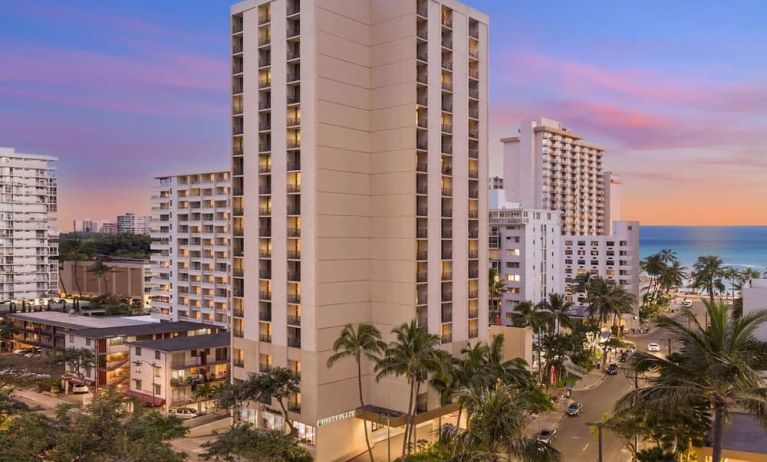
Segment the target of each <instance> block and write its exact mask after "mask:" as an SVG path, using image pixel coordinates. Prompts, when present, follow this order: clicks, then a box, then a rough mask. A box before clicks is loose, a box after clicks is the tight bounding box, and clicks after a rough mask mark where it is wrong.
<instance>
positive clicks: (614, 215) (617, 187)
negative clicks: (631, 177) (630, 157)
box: [604, 172, 623, 234]
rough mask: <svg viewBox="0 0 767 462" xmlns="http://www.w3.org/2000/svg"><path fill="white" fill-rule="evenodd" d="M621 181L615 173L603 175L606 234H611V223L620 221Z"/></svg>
mask: <svg viewBox="0 0 767 462" xmlns="http://www.w3.org/2000/svg"><path fill="white" fill-rule="evenodd" d="M622 188H623V181H622V180H621V178H620V175H618V174H617V173H615V172H605V173H604V191H605V197H604V199H605V223H606V226H607V227H608V230H607V234H612V233H613V223H615V222H616V221H620V220H621V193H622Z"/></svg>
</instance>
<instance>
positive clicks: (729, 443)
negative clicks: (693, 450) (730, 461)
mask: <svg viewBox="0 0 767 462" xmlns="http://www.w3.org/2000/svg"><path fill="white" fill-rule="evenodd" d="M708 445H709V444H707V446H708ZM722 447H723V448H724V449H725V450H727V449H729V450H731V451H742V452H750V453H756V454H767V430H766V429H765V428H764V427H763V426H762V425H760V424H759V421H758V420H757V419H756V418H754V417H751V416H750V415H748V414H743V413H740V412H733V413H732V414H731V415H730V423H729V424H728V425H725V427H724V435H722ZM725 455H726V454H725Z"/></svg>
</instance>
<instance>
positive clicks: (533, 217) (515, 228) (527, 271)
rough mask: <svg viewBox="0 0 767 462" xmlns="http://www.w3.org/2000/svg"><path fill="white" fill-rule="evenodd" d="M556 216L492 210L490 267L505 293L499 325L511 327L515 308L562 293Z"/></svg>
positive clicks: (521, 210)
mask: <svg viewBox="0 0 767 462" xmlns="http://www.w3.org/2000/svg"><path fill="white" fill-rule="evenodd" d="M559 220H560V219H559V214H558V213H556V212H553V211H547V210H525V209H511V210H491V211H490V264H491V267H493V268H495V269H496V272H497V274H498V275H499V276H500V278H501V280H502V281H503V282H504V283H505V284H506V287H507V288H508V291H507V292H506V293H505V294H504V295H503V298H502V300H501V322H502V324H504V325H511V324H512V320H511V315H512V312H513V311H514V307H515V306H516V305H517V304H518V303H519V302H522V301H531V302H533V303H538V302H541V301H543V300H545V299H546V298H547V297H548V296H549V294H552V293H562V292H563V291H564V285H563V284H562V268H561V266H560V253H561V251H560V246H561V231H560V224H559Z"/></svg>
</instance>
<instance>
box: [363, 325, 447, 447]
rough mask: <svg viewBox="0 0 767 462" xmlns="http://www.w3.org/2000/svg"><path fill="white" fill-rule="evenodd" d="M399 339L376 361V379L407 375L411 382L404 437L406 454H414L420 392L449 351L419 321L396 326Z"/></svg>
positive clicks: (391, 343)
mask: <svg viewBox="0 0 767 462" xmlns="http://www.w3.org/2000/svg"><path fill="white" fill-rule="evenodd" d="M392 334H394V337H395V339H394V340H393V341H391V342H390V343H389V345H388V347H387V348H386V350H385V351H384V356H383V357H382V358H381V360H380V361H379V362H378V364H377V365H376V368H375V371H376V379H377V380H380V379H381V378H383V377H386V376H389V375H394V376H397V377H399V376H405V378H406V379H407V383H408V385H409V386H410V398H409V400H408V407H407V423H406V424H405V436H404V438H403V440H402V456H403V457H404V456H405V454H406V453H407V454H410V452H411V448H412V443H413V441H411V440H412V438H413V429H414V428H415V412H416V404H417V398H418V394H419V392H420V390H421V384H423V383H424V382H425V381H426V380H427V379H428V378H429V375H430V374H434V373H436V372H438V371H439V370H440V368H441V367H442V364H443V363H444V355H446V354H447V353H446V352H444V351H442V350H440V349H439V345H440V338H439V337H438V336H436V335H432V334H430V333H429V332H427V331H426V329H424V328H422V327H418V324H417V323H416V321H410V323H409V324H402V325H401V326H399V327H396V328H394V329H393V330H392Z"/></svg>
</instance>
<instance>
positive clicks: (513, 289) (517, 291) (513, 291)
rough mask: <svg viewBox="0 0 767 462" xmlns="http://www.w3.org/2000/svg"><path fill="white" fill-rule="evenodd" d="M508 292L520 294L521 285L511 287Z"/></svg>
mask: <svg viewBox="0 0 767 462" xmlns="http://www.w3.org/2000/svg"><path fill="white" fill-rule="evenodd" d="M506 292H508V293H510V294H516V295H519V287H509V288H508V289H507V290H506Z"/></svg>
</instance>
